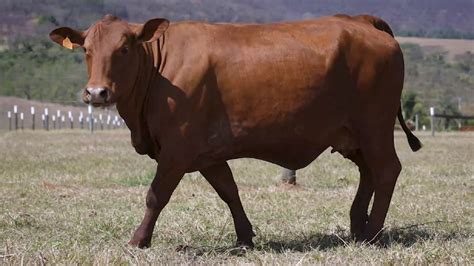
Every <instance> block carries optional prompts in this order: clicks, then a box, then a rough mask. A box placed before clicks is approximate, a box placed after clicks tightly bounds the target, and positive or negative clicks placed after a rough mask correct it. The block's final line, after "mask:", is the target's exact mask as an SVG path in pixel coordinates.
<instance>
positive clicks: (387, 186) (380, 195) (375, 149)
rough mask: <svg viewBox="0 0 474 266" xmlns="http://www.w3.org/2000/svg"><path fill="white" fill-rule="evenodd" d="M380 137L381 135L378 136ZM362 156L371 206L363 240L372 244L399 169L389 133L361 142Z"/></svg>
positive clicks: (376, 235)
mask: <svg viewBox="0 0 474 266" xmlns="http://www.w3.org/2000/svg"><path fill="white" fill-rule="evenodd" d="M379 133H381V132H379ZM365 143H366V145H364V146H363V147H362V154H363V157H364V159H365V162H366V163H367V167H368V172H369V173H370V176H372V178H371V180H372V183H373V189H374V192H375V195H374V203H373V205H372V209H371V211H370V215H369V217H368V222H367V226H366V228H365V230H364V238H365V240H366V241H368V242H371V243H372V242H375V240H376V238H377V237H378V236H379V234H380V232H381V231H382V229H383V225H384V222H385V217H386V216H387V212H388V208H389V206H390V201H391V199H392V194H393V190H394V188H395V184H396V182H397V178H398V175H399V174H400V171H401V169H402V167H401V164H400V161H399V159H398V156H397V154H396V152H395V147H394V143H393V131H392V130H390V131H389V132H385V134H380V135H375V134H373V135H371V136H370V137H369V138H366V139H365Z"/></svg>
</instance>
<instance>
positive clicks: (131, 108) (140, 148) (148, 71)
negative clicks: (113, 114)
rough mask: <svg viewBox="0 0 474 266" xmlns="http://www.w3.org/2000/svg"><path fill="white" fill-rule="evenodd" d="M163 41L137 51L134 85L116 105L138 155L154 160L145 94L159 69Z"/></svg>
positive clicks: (146, 45) (148, 44) (149, 44)
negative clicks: (137, 64) (136, 69)
mask: <svg viewBox="0 0 474 266" xmlns="http://www.w3.org/2000/svg"><path fill="white" fill-rule="evenodd" d="M163 44H164V41H163V40H161V39H160V40H159V41H158V42H154V43H146V44H144V45H143V46H142V47H141V49H140V50H139V57H140V59H139V66H138V74H137V78H136V80H135V85H134V88H133V90H132V91H131V93H130V95H128V97H125V98H126V100H125V101H123V102H118V103H117V110H118V112H119V113H120V116H122V118H123V119H124V120H125V122H126V124H127V126H128V128H129V129H130V131H131V138H132V144H133V146H134V147H135V150H136V151H137V152H138V153H140V154H148V155H149V156H150V157H152V158H155V159H156V155H157V154H155V153H156V151H155V150H153V147H154V145H153V141H152V139H151V137H150V132H149V129H148V123H147V121H146V116H145V115H144V114H145V113H146V109H147V99H148V98H149V97H147V94H148V92H149V90H150V87H151V86H152V85H153V83H154V80H155V79H156V77H157V76H158V75H159V71H160V68H161V63H162V62H161V61H162V60H161V53H160V50H161V48H162V46H163Z"/></svg>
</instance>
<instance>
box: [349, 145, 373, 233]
mask: <svg viewBox="0 0 474 266" xmlns="http://www.w3.org/2000/svg"><path fill="white" fill-rule="evenodd" d="M347 158H348V159H349V160H351V161H352V162H354V163H355V164H356V165H357V166H358V167H359V172H360V181H359V188H358V189H357V193H356V196H355V198H354V202H353V203H352V206H351V211H350V217H351V234H352V236H353V237H354V238H355V239H356V240H363V239H364V232H365V229H366V225H367V222H368V220H369V216H368V214H367V211H368V208H369V203H370V200H371V199H372V195H373V194H374V185H373V182H372V176H371V175H370V171H369V168H368V166H367V163H366V162H365V159H364V157H363V156H362V152H361V151H360V150H357V151H356V152H354V153H351V154H350V155H348V156H347Z"/></svg>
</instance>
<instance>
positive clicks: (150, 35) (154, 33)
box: [137, 18, 170, 42]
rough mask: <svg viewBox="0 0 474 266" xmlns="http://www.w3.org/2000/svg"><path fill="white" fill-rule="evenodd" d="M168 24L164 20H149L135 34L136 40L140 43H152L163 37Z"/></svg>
mask: <svg viewBox="0 0 474 266" xmlns="http://www.w3.org/2000/svg"><path fill="white" fill-rule="evenodd" d="M169 25H170V22H169V21H168V20H167V19H164V18H155V19H150V20H148V21H147V22H145V24H143V26H142V27H141V28H140V29H139V30H138V32H137V40H138V41H140V42H153V41H156V40H158V38H160V37H161V35H163V33H164V32H165V31H166V30H167V29H168V26H169Z"/></svg>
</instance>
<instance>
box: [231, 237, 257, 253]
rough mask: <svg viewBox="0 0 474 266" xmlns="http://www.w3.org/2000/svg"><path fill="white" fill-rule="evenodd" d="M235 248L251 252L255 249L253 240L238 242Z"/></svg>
mask: <svg viewBox="0 0 474 266" xmlns="http://www.w3.org/2000/svg"><path fill="white" fill-rule="evenodd" d="M235 247H237V248H240V249H241V250H251V249H253V248H254V244H253V242H252V239H249V240H237V243H236V244H235Z"/></svg>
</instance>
